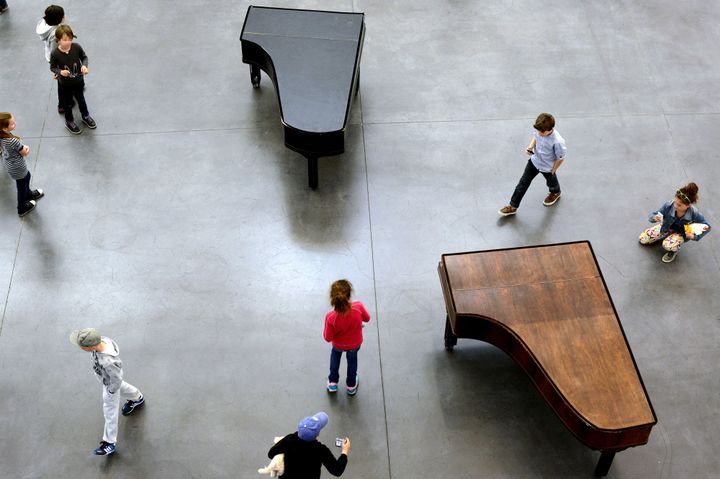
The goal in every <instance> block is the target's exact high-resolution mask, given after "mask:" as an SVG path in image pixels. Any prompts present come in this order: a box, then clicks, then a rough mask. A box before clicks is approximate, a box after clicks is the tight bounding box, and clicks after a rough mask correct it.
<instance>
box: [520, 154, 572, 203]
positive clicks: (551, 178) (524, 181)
mask: <svg viewBox="0 0 720 479" xmlns="http://www.w3.org/2000/svg"><path fill="white" fill-rule="evenodd" d="M538 173H541V174H542V175H543V176H544V177H545V182H546V183H547V186H548V188H549V189H550V193H560V183H559V182H558V179H557V175H555V174H553V173H545V172H543V171H540V170H538V169H537V168H535V165H533V162H532V160H528V162H527V165H526V166H525V171H524V172H523V175H522V177H521V178H520V181H518V184H517V186H516V187H515V192H514V193H513V195H512V198H510V206H512V207H513V208H518V207H519V206H520V202H521V201H522V199H523V196H525V192H526V191H527V190H528V188H530V183H532V180H533V179H535V177H536V176H537V175H538Z"/></svg>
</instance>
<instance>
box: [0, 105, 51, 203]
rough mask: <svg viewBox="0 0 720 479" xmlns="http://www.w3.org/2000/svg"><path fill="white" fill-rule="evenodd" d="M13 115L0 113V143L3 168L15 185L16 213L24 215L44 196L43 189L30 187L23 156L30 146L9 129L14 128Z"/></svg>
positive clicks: (26, 154)
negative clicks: (24, 143)
mask: <svg viewBox="0 0 720 479" xmlns="http://www.w3.org/2000/svg"><path fill="white" fill-rule="evenodd" d="M15 126H16V123H15V117H13V116H12V114H11V113H8V112H1V113H0V144H1V145H2V157H3V162H4V163H5V168H7V172H8V174H9V175H10V177H11V178H12V179H14V180H15V183H16V185H17V200H18V206H17V210H18V215H20V216H25V215H26V214H28V213H30V212H31V211H32V210H34V209H35V205H36V204H37V203H36V202H37V200H39V199H40V198H42V197H43V196H45V193H43V190H41V189H37V190H31V189H30V172H29V171H28V168H27V163H25V157H26V156H28V155H29V154H30V147H29V146H27V145H23V144H22V143H21V142H20V137H19V136H15V135H13V134H12V133H10V132H11V131H13V130H14V129H15Z"/></svg>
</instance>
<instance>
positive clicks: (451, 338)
mask: <svg viewBox="0 0 720 479" xmlns="http://www.w3.org/2000/svg"><path fill="white" fill-rule="evenodd" d="M456 344H457V336H455V335H454V334H453V332H452V327H451V326H450V318H448V317H446V318H445V351H451V352H452V350H453V348H454V347H455V345H456Z"/></svg>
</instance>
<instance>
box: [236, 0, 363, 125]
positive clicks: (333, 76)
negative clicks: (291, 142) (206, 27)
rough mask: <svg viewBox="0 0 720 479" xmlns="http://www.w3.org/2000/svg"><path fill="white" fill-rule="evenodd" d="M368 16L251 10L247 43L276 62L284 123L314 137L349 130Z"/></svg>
mask: <svg viewBox="0 0 720 479" xmlns="http://www.w3.org/2000/svg"><path fill="white" fill-rule="evenodd" d="M363 18H364V14H362V13H345V12H327V11H315V10H295V9H283V8H268V7H256V6H251V7H250V8H249V9H248V13H247V16H246V19H245V25H244V27H243V31H242V35H241V37H240V39H241V41H242V42H252V43H255V44H256V45H258V46H259V47H260V48H261V49H262V50H264V51H265V53H266V54H267V55H268V56H269V58H270V59H271V60H272V64H273V67H274V70H275V79H274V80H275V82H276V84H275V87H276V89H277V94H278V99H279V103H280V109H281V112H282V119H283V122H284V123H285V124H286V125H288V126H291V127H293V128H295V129H298V130H301V131H306V132H310V133H325V132H334V131H340V130H343V129H344V128H345V122H346V118H347V113H348V111H349V102H350V100H351V99H352V88H353V80H354V78H355V69H356V65H357V62H358V60H359V56H360V54H361V47H362V37H363V28H364V24H363Z"/></svg>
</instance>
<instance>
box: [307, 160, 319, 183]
mask: <svg viewBox="0 0 720 479" xmlns="http://www.w3.org/2000/svg"><path fill="white" fill-rule="evenodd" d="M307 160H308V183H309V184H310V189H313V190H317V187H318V159H317V157H314V158H310V157H308V159H307Z"/></svg>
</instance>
